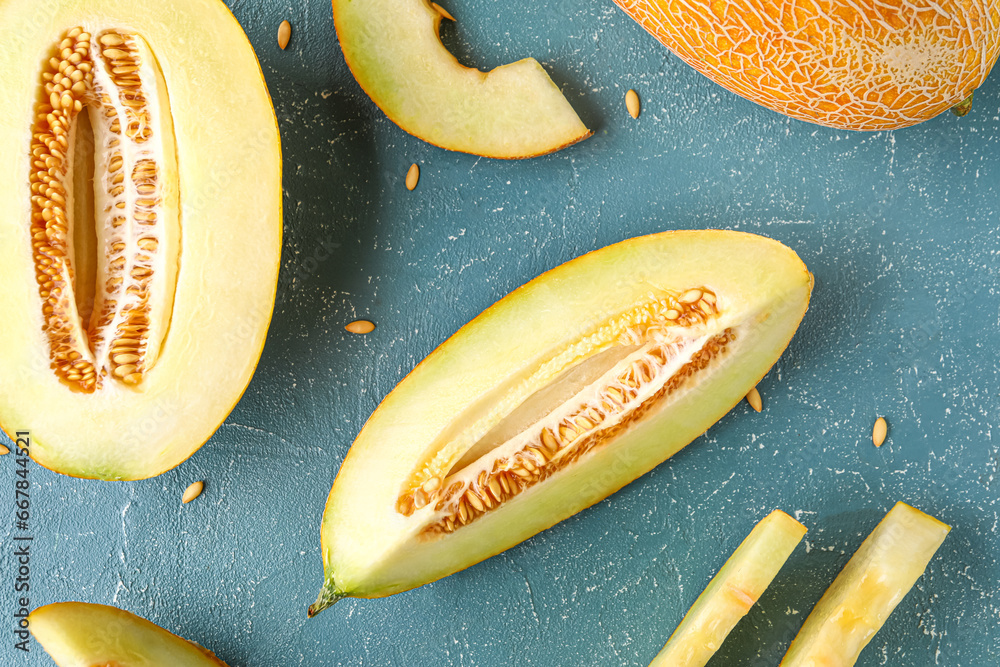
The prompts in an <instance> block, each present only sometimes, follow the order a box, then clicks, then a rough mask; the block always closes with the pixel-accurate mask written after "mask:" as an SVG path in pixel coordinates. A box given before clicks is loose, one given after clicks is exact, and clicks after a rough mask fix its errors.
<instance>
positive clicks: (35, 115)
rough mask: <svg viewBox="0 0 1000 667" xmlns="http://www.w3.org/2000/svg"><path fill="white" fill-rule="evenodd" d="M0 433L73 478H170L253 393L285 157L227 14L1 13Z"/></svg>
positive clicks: (106, 2) (216, 2)
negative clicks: (21, 440)
mask: <svg viewBox="0 0 1000 667" xmlns="http://www.w3.org/2000/svg"><path fill="white" fill-rule="evenodd" d="M0 39H2V40H4V43H5V44H7V46H6V47H4V48H2V49H0V71H3V72H4V76H3V79H2V81H0V93H2V95H0V97H2V99H3V104H4V110H5V113H4V114H3V115H2V116H0V153H2V154H3V155H5V156H6V157H7V159H8V161H9V164H8V167H9V168H8V169H7V171H6V175H5V176H4V178H3V179H2V180H0V204H2V205H3V209H4V211H5V215H4V216H3V218H2V219H0V313H3V327H2V329H0V377H2V378H3V379H4V381H3V382H2V383H0V424H2V425H3V428H4V430H6V431H7V433H8V434H10V435H11V436H12V437H13V436H15V435H16V434H17V433H19V432H27V433H29V434H30V440H31V447H30V452H31V455H32V456H33V457H34V458H35V460H37V461H38V462H39V463H41V464H42V465H44V466H46V467H48V468H51V469H53V470H56V471H59V472H63V473H67V474H71V475H76V476H80V477H93V478H100V479H138V478H144V477H150V476H153V475H156V474H159V473H161V472H163V471H165V470H167V469H169V468H172V467H174V466H176V465H178V464H179V463H180V462H182V461H183V460H185V459H186V458H187V457H189V456H190V455H191V454H192V453H193V452H194V451H195V450H196V449H198V447H200V446H201V444H202V443H204V442H205V441H206V440H207V439H208V438H209V437H210V436H211V435H212V433H213V432H214V431H215V429H216V428H217V427H218V425H219V424H220V423H221V422H222V421H223V420H224V419H225V418H226V415H227V414H228V413H229V411H230V410H231V409H232V407H233V405H235V403H236V402H237V401H238V400H239V397H240V395H241V394H242V393H243V390H244V389H245V388H246V386H247V383H248V382H249V381H250V377H251V376H252V374H253V370H254V367H255V365H256V362H257V359H258V357H259V355H260V351H261V348H262V346H263V343H264V336H265V333H266V331H267V325H268V322H269V321H270V316H271V310H272V305H273V302H274V294H275V289H276V287H277V272H278V262H279V254H280V250H281V152H280V146H279V139H278V132H277V125H276V120H275V116H274V111H273V109H272V108H271V103H270V98H269V96H268V93H267V89H266V88H265V86H264V81H263V78H262V76H261V72H260V68H259V67H258V65H257V60H256V58H255V56H254V53H253V50H252V49H251V48H250V44H249V43H248V41H247V39H246V36H245V35H244V34H243V31H242V29H241V28H240V26H239V24H237V23H236V21H235V19H234V18H233V16H232V14H230V13H229V10H228V9H226V6H225V5H224V4H223V3H222V2H221V1H220V0H176V1H174V2H171V3H170V9H169V11H167V12H165V11H164V8H163V4H162V2H160V1H159V0H53V1H52V2H47V3H46V4H45V6H44V8H40V7H39V5H38V3H37V2H35V0H4V1H3V2H0Z"/></svg>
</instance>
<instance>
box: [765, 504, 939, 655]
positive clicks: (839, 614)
mask: <svg viewBox="0 0 1000 667" xmlns="http://www.w3.org/2000/svg"><path fill="white" fill-rule="evenodd" d="M950 530H951V527H950V526H948V525H947V524H945V523H942V522H941V521H938V520H937V519H935V518H934V517H932V516H930V515H928V514H924V513H923V512H921V511H920V510H918V509H915V508H913V507H911V506H909V505H907V504H906V503H896V506H895V507H893V508H892V509H891V510H890V511H889V513H888V514H886V516H885V518H884V519H882V521H881V522H880V523H879V524H878V526H876V527H875V530H874V531H872V533H871V534H870V535H869V536H868V537H867V539H865V541H864V542H862V543H861V546H860V547H858V550H857V551H856V552H855V553H854V555H853V556H852V557H851V560H849V561H848V562H847V565H845V566H844V569H843V570H841V572H840V574H839V575H837V578H836V579H835V580H834V581H833V583H832V584H831V585H830V587H829V588H828V589H827V590H826V593H824V594H823V597H822V598H820V600H819V602H817V603H816V606H815V607H813V610H812V612H810V614H809V617H808V618H807V619H806V622H805V623H804V624H803V625H802V628H801V629H800V630H799V633H798V635H796V637H795V639H794V640H793V641H792V644H791V646H789V647H788V652H787V653H786V654H785V657H784V659H783V660H782V661H781V665H782V667H812V666H814V665H824V666H826V667H851V665H853V664H854V663H855V662H857V660H858V656H860V655H861V651H862V650H863V649H864V647H865V646H867V645H868V642H870V641H871V640H872V638H873V637H874V636H875V633H877V632H878V631H879V629H880V628H881V627H882V625H883V624H884V623H885V621H886V620H887V619H888V618H889V615H890V614H892V612H893V610H894V609H895V608H896V605H898V604H899V603H900V601H902V599H903V597H905V596H906V594H907V592H909V590H910V589H911V588H913V585H914V584H915V583H916V582H917V579H919V578H920V576H921V575H922V574H923V573H924V570H925V569H927V565H928V564H929V563H930V561H931V558H933V557H934V554H935V553H936V552H937V550H938V548H939V547H940V546H941V544H942V542H944V539H945V537H947V536H948V532H949V531H950Z"/></svg>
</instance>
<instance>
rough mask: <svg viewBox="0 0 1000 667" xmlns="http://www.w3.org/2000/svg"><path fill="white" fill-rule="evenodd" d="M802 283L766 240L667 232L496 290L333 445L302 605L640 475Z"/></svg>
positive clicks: (395, 575)
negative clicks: (338, 447) (316, 558)
mask: <svg viewBox="0 0 1000 667" xmlns="http://www.w3.org/2000/svg"><path fill="white" fill-rule="evenodd" d="M811 287H812V277H811V275H810V274H809V272H808V271H807V270H806V267H805V266H804V265H803V264H802V262H801V261H800V260H799V258H798V257H797V256H796V255H795V253H794V252H792V251H791V250H789V249H788V248H787V247H785V246H783V245H781V244H780V243H777V242H775V241H771V240H768V239H765V238H762V237H759V236H753V235H750V234H742V233H737V232H724V231H702V232H667V233H663V234H657V235H653V236H646V237H641V238H636V239H632V240H630V241H625V242H623V243H619V244H617V245H613V246H610V247H608V248H604V249H603V250H599V251H597V252H593V253H590V254H588V255H585V256H583V257H580V258H578V259H576V260H574V261H572V262H569V263H567V264H564V265H563V266H560V267H558V268H556V269H554V270H552V271H550V272H549V273H546V274H545V275H543V276H541V277H540V278H537V279H535V280H533V281H532V282H530V283H528V284H527V285H525V286H523V287H521V288H520V289H518V290H516V291H515V292H514V293H513V294H511V295H509V296H507V297H506V298H504V299H503V300H501V301H499V302H498V303H496V304H495V305H493V306H492V307H491V308H489V309H488V310H487V311H486V312H485V313H483V314H482V315H480V316H479V317H478V318H476V319H475V320H473V321H472V322H471V323H469V324H468V325H466V326H465V327H463V328H462V329H461V330H460V331H459V332H458V333H456V334H455V335H454V336H453V337H452V338H450V339H449V340H448V341H446V342H445V343H444V344H443V345H442V346H441V347H439V348H438V349H437V350H435V351H434V352H433V353H432V354H431V355H430V356H428V357H427V359H425V360H424V361H423V362H422V363H421V364H420V365H419V366H417V368H416V369H415V370H414V371H413V372H412V373H410V375H409V376H407V377H406V378H405V379H404V380H403V381H402V382H401V383H400V384H399V386H397V387H396V389H394V390H393V391H392V393H390V394H389V396H387V397H386V399H385V400H384V401H383V402H382V404H381V405H380V406H379V408H378V409H377V410H376V411H375V414H374V415H372V417H371V418H370V419H369V421H368V423H367V424H366V425H365V427H364V429H363V430H362V431H361V434H360V435H359V436H358V439H357V440H356V441H355V443H354V445H353V446H352V447H351V450H350V452H349V454H348V456H347V458H346V460H345V461H344V463H343V465H342V467H341V469H340V473H339V474H338V476H337V479H336V482H335V483H334V486H333V490H332V491H331V493H330V497H329V499H328V501H327V505H326V513H325V515H324V517H323V526H322V534H323V558H324V564H325V569H326V583H325V585H324V587H323V591H322V593H321V595H320V598H319V600H318V601H317V603H316V604H315V605H314V606H313V607H312V610H311V611H312V612H313V613H316V612H318V611H320V610H322V609H323V608H325V607H327V606H329V605H330V604H332V603H333V602H334V601H336V600H337V599H338V598H341V597H344V596H358V597H379V596H384V595H389V594H391V593H396V592H399V591H404V590H407V589H409V588H413V587H415V586H419V585H421V584H424V583H426V582H429V581H433V580H435V579H438V578H440V577H443V576H445V575H448V574H451V573H452V572H455V571H457V570H460V569H462V568H465V567H467V566H469V565H472V564H473V563H476V562H478V561H480V560H483V559H484V558H487V557H489V556H491V555H493V554H496V553H498V552H500V551H503V550H504V549H507V548H508V547H511V546H513V545H515V544H517V543H518V542H520V541H522V540H525V539H527V538H528V537H530V536H532V535H534V534H535V533H537V532H539V531H540V530H543V529H545V528H548V527H549V526H551V525H552V524H554V523H556V522H558V521H561V520H562V519H565V518H566V517H568V516H570V515H572V514H574V513H576V512H578V511H580V510H581V509H583V508H585V507H587V506H589V505H592V504H594V503H596V502H597V501H599V500H601V499H602V498H604V497H605V496H607V495H608V494H610V493H612V492H613V491H615V490H617V489H619V488H621V487H622V486H624V485H625V484H627V483H628V482H630V481H632V480H633V479H635V478H636V477H638V476H639V475H641V474H643V473H644V472H646V471H648V470H650V469H651V468H653V467H654V466H655V465H657V464H658V463H660V462H661V461H663V460H665V459H666V458H668V457H669V456H671V455H672V454H674V453H675V452H677V451H678V450H679V449H681V448H682V447H684V446H685V445H686V444H688V443H689V442H691V441H692V440H693V439H695V438H696V437H698V436H699V435H701V434H702V433H704V432H705V430H706V429H707V428H708V427H709V426H711V425H712V424H713V423H714V422H715V421H716V420H717V419H719V417H721V416H722V415H724V414H725V413H726V412H728V411H729V410H730V409H731V408H732V407H733V406H734V405H735V404H736V403H738V402H739V401H740V400H741V399H742V398H743V396H744V395H746V393H747V391H748V390H749V389H750V388H751V387H753V386H754V385H755V384H756V383H757V381H758V380H760V378H761V377H762V376H763V375H764V374H765V373H766V372H767V370H768V369H769V368H770V367H771V365H772V364H773V363H774V362H775V361H776V360H777V358H778V356H779V355H780V354H781V351H782V350H784V349H785V346H786V345H788V342H789V340H790V339H791V337H792V335H793V334H794V332H795V330H796V328H797V327H798V324H799V322H800V320H801V319H802V316H803V315H804V314H805V311H806V307H807V305H808V302H809V294H810V290H811Z"/></svg>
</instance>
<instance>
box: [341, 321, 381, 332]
mask: <svg viewBox="0 0 1000 667" xmlns="http://www.w3.org/2000/svg"><path fill="white" fill-rule="evenodd" d="M344 328H345V329H347V330H348V331H350V332H351V333H353V334H368V333H371V332H373V331H375V324H374V323H373V322H369V321H368V320H354V321H353V322H351V323H350V324H348V325H347V326H346V327H344Z"/></svg>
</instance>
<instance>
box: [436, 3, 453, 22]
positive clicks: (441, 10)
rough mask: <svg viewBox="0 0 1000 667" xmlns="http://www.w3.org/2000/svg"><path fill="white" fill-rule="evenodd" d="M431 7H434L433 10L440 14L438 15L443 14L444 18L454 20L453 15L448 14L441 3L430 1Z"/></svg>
mask: <svg viewBox="0 0 1000 667" xmlns="http://www.w3.org/2000/svg"><path fill="white" fill-rule="evenodd" d="M431 7H433V8H434V10H435V11H436V12H437V13H438V14H440V15H441V16H443V17H444V18H446V19H448V20H449V21H454V20H455V17H454V16H452V15H451V14H449V13H448V10H447V9H445V8H444V7H442V6H441V5H439V4H438V3H436V2H432V3H431Z"/></svg>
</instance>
